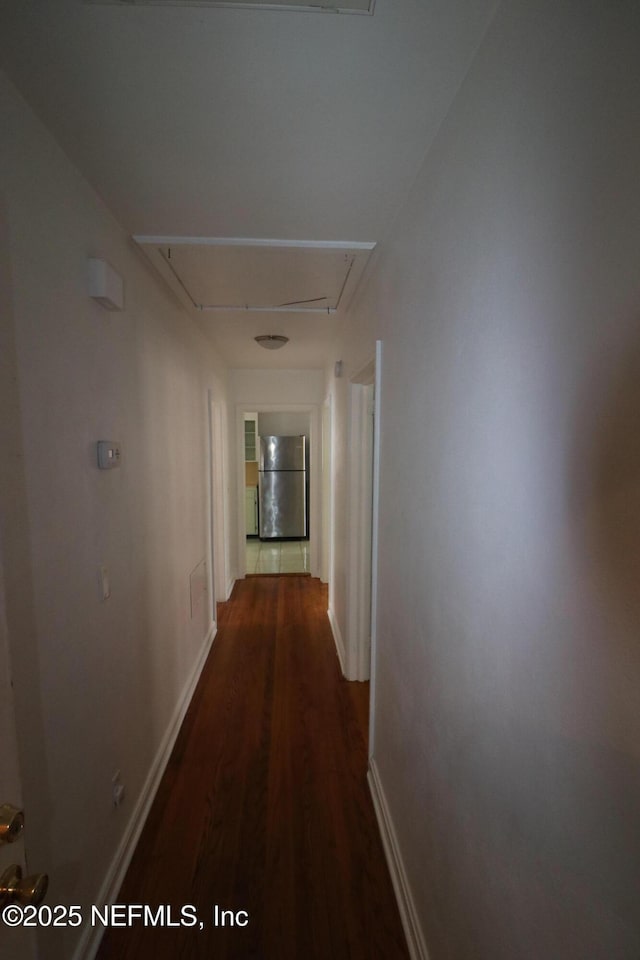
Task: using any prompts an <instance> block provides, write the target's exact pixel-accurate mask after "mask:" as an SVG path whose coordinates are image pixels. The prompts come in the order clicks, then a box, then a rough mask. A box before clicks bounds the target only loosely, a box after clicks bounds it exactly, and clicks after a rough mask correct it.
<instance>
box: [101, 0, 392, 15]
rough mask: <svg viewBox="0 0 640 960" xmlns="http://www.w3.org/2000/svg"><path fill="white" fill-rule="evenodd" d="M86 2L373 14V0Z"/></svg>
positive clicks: (128, 5)
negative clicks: (315, 1) (317, 0)
mask: <svg viewBox="0 0 640 960" xmlns="http://www.w3.org/2000/svg"><path fill="white" fill-rule="evenodd" d="M84 2H85V3H88V4H101V5H107V6H119V7H149V6H156V7H246V8H248V9H251V8H252V7H253V8H255V7H261V8H262V9H267V10H289V11H298V12H302V13H359V14H363V13H364V14H373V7H374V3H375V0H319V2H318V3H304V2H302V3H301V2H300V0H276V2H268V0H84Z"/></svg>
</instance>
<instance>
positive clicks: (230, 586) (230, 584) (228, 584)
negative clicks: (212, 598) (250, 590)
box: [225, 577, 236, 600]
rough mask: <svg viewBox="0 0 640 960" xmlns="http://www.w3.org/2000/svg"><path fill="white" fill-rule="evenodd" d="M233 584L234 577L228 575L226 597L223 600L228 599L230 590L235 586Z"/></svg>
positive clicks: (234, 583)
mask: <svg viewBox="0 0 640 960" xmlns="http://www.w3.org/2000/svg"><path fill="white" fill-rule="evenodd" d="M235 585H236V578H235V577H230V578H229V579H228V580H227V595H226V597H225V600H228V599H229V597H230V596H231V591H232V590H233V588H234V587H235Z"/></svg>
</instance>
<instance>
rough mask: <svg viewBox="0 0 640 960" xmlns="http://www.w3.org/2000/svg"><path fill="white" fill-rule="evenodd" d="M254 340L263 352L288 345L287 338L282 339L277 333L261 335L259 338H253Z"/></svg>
mask: <svg viewBox="0 0 640 960" xmlns="http://www.w3.org/2000/svg"><path fill="white" fill-rule="evenodd" d="M254 340H255V341H256V343H259V344H260V346H261V347H264V348H265V350H279V349H280V347H284V345H285V343H289V337H283V336H282V335H281V334H279V333H263V334H262V335H261V336H259V337H254Z"/></svg>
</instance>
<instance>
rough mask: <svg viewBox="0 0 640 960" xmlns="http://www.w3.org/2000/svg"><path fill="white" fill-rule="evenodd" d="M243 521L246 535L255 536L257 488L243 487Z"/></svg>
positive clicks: (256, 533)
mask: <svg viewBox="0 0 640 960" xmlns="http://www.w3.org/2000/svg"><path fill="white" fill-rule="evenodd" d="M244 489H245V501H244V509H245V523H246V527H247V536H248V537H252V536H253V537H255V536H257V535H258V488H257V487H245V488H244Z"/></svg>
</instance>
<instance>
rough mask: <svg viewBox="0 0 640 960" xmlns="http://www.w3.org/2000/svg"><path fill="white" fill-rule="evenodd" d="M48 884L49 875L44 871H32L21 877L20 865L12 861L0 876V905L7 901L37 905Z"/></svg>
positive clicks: (43, 896) (41, 899)
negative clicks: (28, 874)
mask: <svg viewBox="0 0 640 960" xmlns="http://www.w3.org/2000/svg"><path fill="white" fill-rule="evenodd" d="M48 886H49V877H48V876H47V875H46V873H34V874H32V875H31V876H30V877H24V878H23V876H22V867H19V866H18V864H17V863H13V864H12V865H11V866H10V867H7V869H6V870H5V872H4V873H3V874H2V876H1V877H0V907H1V906H4V904H5V903H9V902H15V903H21V904H22V905H23V906H27V904H32V905H33V906H34V907H37V906H39V904H41V903H42V901H43V900H44V898H45V896H46V893H47V887H48Z"/></svg>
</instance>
